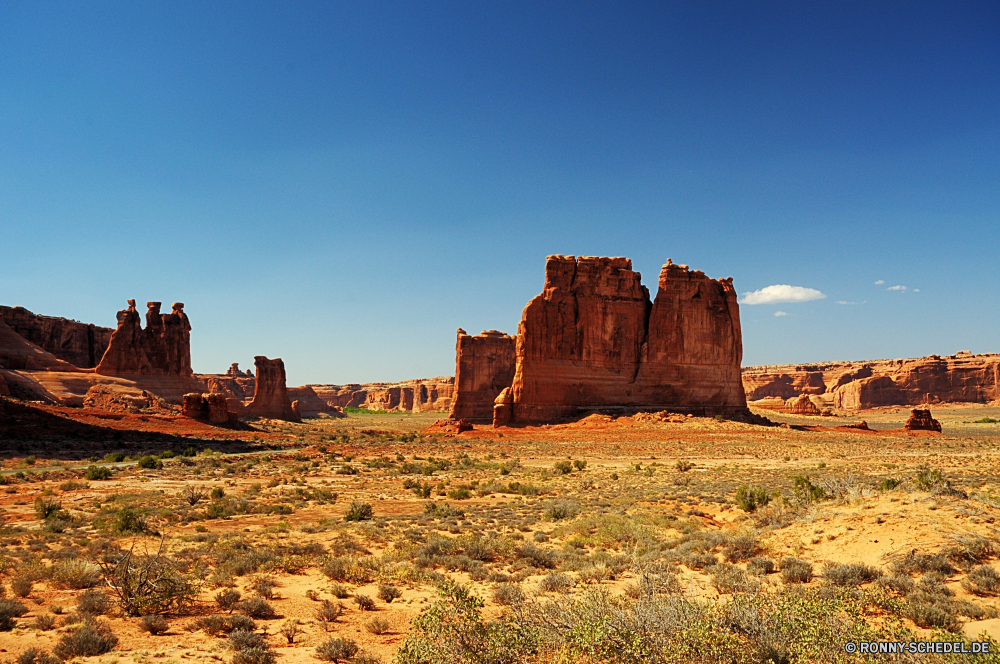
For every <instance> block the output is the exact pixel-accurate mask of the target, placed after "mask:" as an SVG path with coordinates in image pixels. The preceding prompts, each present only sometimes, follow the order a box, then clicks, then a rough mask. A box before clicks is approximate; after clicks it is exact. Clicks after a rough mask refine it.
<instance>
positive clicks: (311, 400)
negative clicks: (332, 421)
mask: <svg viewBox="0 0 1000 664" xmlns="http://www.w3.org/2000/svg"><path fill="white" fill-rule="evenodd" d="M288 398H289V399H293V400H294V401H292V406H293V407H294V406H295V405H296V404H298V410H299V415H301V416H302V417H316V416H318V415H320V414H321V413H327V414H330V415H333V416H335V417H341V416H343V411H341V410H340V409H339V408H337V407H336V406H331V405H330V404H328V403H327V402H326V401H324V400H323V399H321V398H320V397H319V395H317V394H316V392H315V391H314V390H313V388H311V387H309V386H308V385H306V386H304V387H289V388H288Z"/></svg>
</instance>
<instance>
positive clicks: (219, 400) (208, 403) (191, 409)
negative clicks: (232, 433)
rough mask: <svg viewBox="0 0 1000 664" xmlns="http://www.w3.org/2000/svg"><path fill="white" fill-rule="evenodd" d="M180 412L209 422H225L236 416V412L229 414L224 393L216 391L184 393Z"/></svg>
mask: <svg viewBox="0 0 1000 664" xmlns="http://www.w3.org/2000/svg"><path fill="white" fill-rule="evenodd" d="M181 414H182V415H183V416H184V417H190V418H193V419H196V420H204V421H206V422H208V423H209V424H225V423H227V422H229V421H230V420H231V419H232V418H235V416H236V413H233V414H232V416H231V415H230V412H229V406H228V404H227V399H226V395H225V394H216V393H209V394H198V393H191V394H185V395H184V405H183V409H182V411H181Z"/></svg>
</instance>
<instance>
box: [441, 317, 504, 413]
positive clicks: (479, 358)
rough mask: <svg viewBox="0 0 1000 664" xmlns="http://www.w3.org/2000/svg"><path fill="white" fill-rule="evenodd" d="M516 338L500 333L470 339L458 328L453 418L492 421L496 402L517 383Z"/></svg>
mask: <svg viewBox="0 0 1000 664" xmlns="http://www.w3.org/2000/svg"><path fill="white" fill-rule="evenodd" d="M516 344H517V339H516V337H511V336H509V335H507V334H505V333H503V332H498V331H496V330H484V331H483V332H482V333H481V334H477V335H476V336H470V335H468V334H466V333H465V330H463V329H462V328H458V341H457V342H456V344H455V398H454V400H453V401H452V404H451V415H450V417H451V419H454V420H458V419H466V420H468V421H470V422H491V421H492V420H493V405H494V403H493V402H494V400H495V399H496V398H497V396H499V394H500V392H501V391H502V390H503V389H504V388H505V387H509V386H510V384H511V383H512V382H513V380H514V370H515V366H516V361H515V360H516Z"/></svg>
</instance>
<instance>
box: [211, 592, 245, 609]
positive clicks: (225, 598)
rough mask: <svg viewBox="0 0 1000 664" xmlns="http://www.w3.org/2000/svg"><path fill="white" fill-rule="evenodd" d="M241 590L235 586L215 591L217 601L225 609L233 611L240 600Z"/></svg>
mask: <svg viewBox="0 0 1000 664" xmlns="http://www.w3.org/2000/svg"><path fill="white" fill-rule="evenodd" d="M240 597H241V595H240V591H239V590H236V589H235V588H226V589H224V590H220V591H219V592H217V593H215V603H216V604H217V605H218V607H219V608H220V609H222V610H223V611H228V612H229V613H232V612H233V609H235V608H236V606H237V604H238V603H239V601H240Z"/></svg>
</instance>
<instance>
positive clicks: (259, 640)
mask: <svg viewBox="0 0 1000 664" xmlns="http://www.w3.org/2000/svg"><path fill="white" fill-rule="evenodd" d="M227 645H228V646H229V648H230V650H237V651H239V650H247V649H249V648H266V647H267V639H266V638H265V637H264V635H263V634H258V633H256V632H248V631H245V630H242V629H237V630H233V631H232V632H231V633H230V634H229V643H228V644H227Z"/></svg>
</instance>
